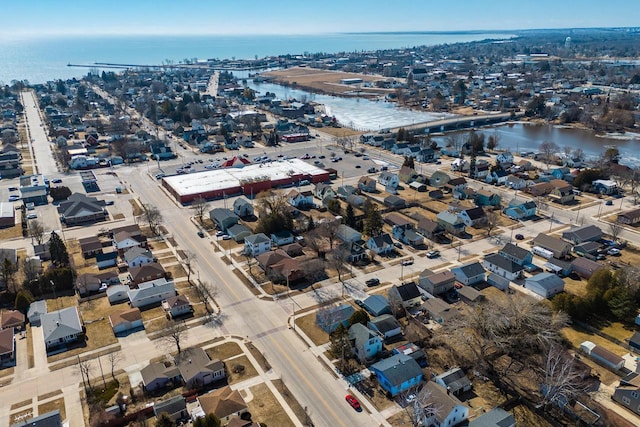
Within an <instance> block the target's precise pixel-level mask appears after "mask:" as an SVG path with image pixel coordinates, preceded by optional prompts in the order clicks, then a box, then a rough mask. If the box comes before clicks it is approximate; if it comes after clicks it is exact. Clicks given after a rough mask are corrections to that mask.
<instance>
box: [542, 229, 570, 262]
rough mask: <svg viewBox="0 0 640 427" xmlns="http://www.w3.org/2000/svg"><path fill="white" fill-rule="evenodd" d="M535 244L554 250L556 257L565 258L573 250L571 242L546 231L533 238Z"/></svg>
mask: <svg viewBox="0 0 640 427" xmlns="http://www.w3.org/2000/svg"><path fill="white" fill-rule="evenodd" d="M533 244H534V245H536V246H540V247H541V248H544V249H546V250H548V251H551V252H553V257H554V258H564V257H565V256H567V254H569V252H571V244H569V243H567V242H565V241H564V240H562V239H559V238H557V237H553V236H549V235H548V234H545V233H540V234H538V235H537V236H536V237H535V238H534V239H533Z"/></svg>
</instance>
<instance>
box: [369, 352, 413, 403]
mask: <svg viewBox="0 0 640 427" xmlns="http://www.w3.org/2000/svg"><path fill="white" fill-rule="evenodd" d="M369 370H370V371H371V372H373V373H374V374H375V376H376V378H377V379H378V383H379V384H380V387H382V388H383V389H384V390H385V391H387V393H389V394H390V395H391V396H397V395H398V394H400V393H402V392H403V391H405V390H408V389H410V388H411V387H414V386H416V385H418V384H420V382H421V381H422V369H421V368H420V365H418V362H416V361H415V360H414V359H413V358H412V357H410V356H407V355H404V354H396V355H393V356H391V357H389V358H387V359H383V360H381V361H379V362H378V363H374V364H373V365H371V367H370V368H369Z"/></svg>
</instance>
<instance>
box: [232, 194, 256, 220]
mask: <svg viewBox="0 0 640 427" xmlns="http://www.w3.org/2000/svg"><path fill="white" fill-rule="evenodd" d="M233 213H234V214H236V215H238V216H239V217H240V218H247V217H250V216H253V205H252V204H251V202H249V201H248V200H247V199H245V198H244V197H238V198H237V199H236V200H235V201H234V202H233Z"/></svg>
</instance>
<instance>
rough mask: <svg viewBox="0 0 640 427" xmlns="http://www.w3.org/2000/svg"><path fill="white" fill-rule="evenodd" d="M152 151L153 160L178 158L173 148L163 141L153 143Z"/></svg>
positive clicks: (151, 145)
mask: <svg viewBox="0 0 640 427" xmlns="http://www.w3.org/2000/svg"><path fill="white" fill-rule="evenodd" d="M150 149H151V158H152V159H153V160H169V159H173V158H175V157H176V153H174V152H173V151H172V150H171V146H169V145H166V144H165V143H164V142H162V141H156V142H152V143H151V144H150Z"/></svg>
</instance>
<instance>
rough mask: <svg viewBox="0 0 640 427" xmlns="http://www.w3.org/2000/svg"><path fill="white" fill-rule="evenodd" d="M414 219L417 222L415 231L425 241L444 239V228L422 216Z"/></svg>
mask: <svg viewBox="0 0 640 427" xmlns="http://www.w3.org/2000/svg"><path fill="white" fill-rule="evenodd" d="M416 219H417V220H418V224H417V226H416V230H417V231H418V233H420V234H422V235H423V236H425V237H426V238H427V239H430V240H434V241H437V240H440V239H442V238H443V237H444V233H445V230H444V227H443V226H442V225H440V224H439V223H437V222H436V221H432V220H430V219H429V218H426V217H424V216H422V215H418V216H416Z"/></svg>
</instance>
